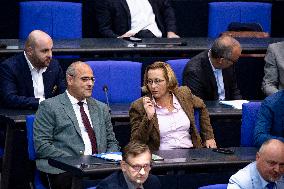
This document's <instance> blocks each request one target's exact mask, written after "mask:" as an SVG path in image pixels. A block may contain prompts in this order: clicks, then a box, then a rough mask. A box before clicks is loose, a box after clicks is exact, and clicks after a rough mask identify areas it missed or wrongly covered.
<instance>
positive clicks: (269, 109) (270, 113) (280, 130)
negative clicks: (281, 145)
mask: <svg viewBox="0 0 284 189" xmlns="http://www.w3.org/2000/svg"><path fill="white" fill-rule="evenodd" d="M273 138H274V139H278V140H281V141H282V142H284V90H280V91H278V92H276V93H274V94H272V95H270V96H268V97H266V98H265V99H264V101H263V102H262V103H261V107H260V109H259V112H258V117H257V121H256V124H255V128H254V136H253V141H254V145H255V146H256V147H260V146H261V145H262V144H263V143H264V142H265V141H267V140H269V139H273Z"/></svg>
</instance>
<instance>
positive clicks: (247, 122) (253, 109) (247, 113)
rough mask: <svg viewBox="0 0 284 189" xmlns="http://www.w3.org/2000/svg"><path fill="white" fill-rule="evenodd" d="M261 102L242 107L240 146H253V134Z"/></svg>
mask: <svg viewBox="0 0 284 189" xmlns="http://www.w3.org/2000/svg"><path fill="white" fill-rule="evenodd" d="M260 106H261V102H249V103H244V104H243V107H242V126H241V146H248V147H250V146H253V132H254V127H255V123H256V120H257V115H258V111H259V109H260Z"/></svg>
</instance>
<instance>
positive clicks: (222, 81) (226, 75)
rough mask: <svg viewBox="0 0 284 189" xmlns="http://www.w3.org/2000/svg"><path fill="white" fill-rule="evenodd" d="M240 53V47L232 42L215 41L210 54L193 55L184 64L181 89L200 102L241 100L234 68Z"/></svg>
mask: <svg viewBox="0 0 284 189" xmlns="http://www.w3.org/2000/svg"><path fill="white" fill-rule="evenodd" d="M241 51H242V49H241V46H240V43H239V42H238V41H237V40H235V39H234V38H232V37H230V36H223V37H219V38H217V39H216V40H215V41H214V43H213V45H212V47H211V49H210V50H209V51H208V50H207V51H204V52H202V53H200V54H198V55H196V56H195V57H193V58H192V59H191V60H190V61H189V62H188V63H187V65H186V66H185V68H184V71H183V85H186V86H188V87H189V88H190V89H191V91H192V93H193V94H194V95H196V96H198V97H200V98H201V99H202V100H235V99H241V95H240V90H239V89H238V88H237V82H236V76H235V71H234V66H233V65H234V64H235V63H236V62H237V61H238V59H239V57H240V55H241Z"/></svg>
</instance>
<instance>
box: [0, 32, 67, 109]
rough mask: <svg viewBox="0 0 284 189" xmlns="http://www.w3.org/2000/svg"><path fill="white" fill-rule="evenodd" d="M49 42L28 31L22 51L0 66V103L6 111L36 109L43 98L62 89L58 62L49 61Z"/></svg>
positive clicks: (53, 94) (50, 52)
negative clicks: (6, 108) (7, 109)
mask: <svg viewBox="0 0 284 189" xmlns="http://www.w3.org/2000/svg"><path fill="white" fill-rule="evenodd" d="M52 47H53V42H52V39H51V38H50V36H49V35H48V34H46V33H44V32H43V31H40V30H34V31H32V32H31V33H30V34H29V36H28V38H27V41H26V43H25V47H24V52H23V53H20V54H17V55H15V56H12V57H10V58H8V59H7V60H5V61H4V62H2V63H1V64H0V86H1V87H0V103H1V104H2V106H4V107H8V108H24V109H30V108H32V109H36V108H37V107H38V105H39V103H40V102H41V101H43V100H44V99H47V98H50V97H53V96H56V95H58V94H60V93H63V92H64V90H65V89H66V86H65V81H64V75H63V72H62V69H61V67H60V65H59V63H58V62H57V61H55V60H52Z"/></svg>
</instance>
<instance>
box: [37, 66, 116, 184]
mask: <svg viewBox="0 0 284 189" xmlns="http://www.w3.org/2000/svg"><path fill="white" fill-rule="evenodd" d="M66 80H67V90H66V91H65V93H63V94H60V95H58V96H56V97H53V98H50V99H46V100H45V101H43V102H41V103H40V105H39V108H38V111H37V113H36V118H35V121H34V145H35V151H36V155H37V159H36V165H37V168H38V169H39V170H40V172H41V179H42V181H43V183H44V185H45V186H48V184H50V185H51V188H56V189H61V188H66V189H67V188H68V189H70V188H71V185H72V175H71V173H68V172H64V171H63V170H60V169H57V168H55V167H52V166H50V165H49V164H48V159H49V158H56V157H67V156H79V155H83V154H84V155H92V154H94V153H103V152H112V151H119V149H120V148H119V146H118V142H117V140H116V139H115V136H114V133H113V128H112V124H111V118H110V114H109V109H108V106H107V105H106V104H103V103H102V102H99V101H97V100H95V99H93V98H92V97H91V95H92V90H93V86H94V82H95V78H94V75H93V71H92V69H91V68H90V66H89V65H88V64H86V63H84V62H75V63H72V64H71V65H70V66H69V67H68V68H67V71H66ZM48 182H49V183H48Z"/></svg>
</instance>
